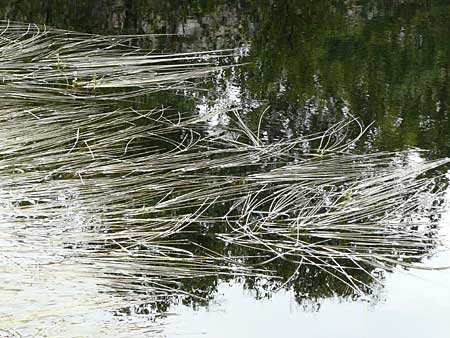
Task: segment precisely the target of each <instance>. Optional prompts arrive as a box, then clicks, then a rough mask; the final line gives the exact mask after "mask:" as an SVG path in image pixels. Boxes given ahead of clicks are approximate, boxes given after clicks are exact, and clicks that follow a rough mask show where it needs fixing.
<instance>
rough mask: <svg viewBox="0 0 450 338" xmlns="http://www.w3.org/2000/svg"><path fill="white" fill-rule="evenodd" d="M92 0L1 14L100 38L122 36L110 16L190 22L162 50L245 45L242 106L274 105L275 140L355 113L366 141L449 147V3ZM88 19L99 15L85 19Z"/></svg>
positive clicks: (174, 24) (136, 27)
mask: <svg viewBox="0 0 450 338" xmlns="http://www.w3.org/2000/svg"><path fill="white" fill-rule="evenodd" d="M93 3H94V5H92V2H83V1H81V2H77V3H76V4H74V3H73V2H68V1H58V4H56V3H54V1H45V2H44V5H42V2H41V1H7V2H6V4H4V5H3V6H1V7H0V12H1V13H2V15H3V16H8V17H10V18H13V19H16V20H29V21H35V22H42V23H47V24H51V25H55V26H60V27H61V26H62V27H66V28H67V27H68V28H74V29H79V30H85V31H95V32H102V33H104V32H117V29H116V30H115V29H114V27H113V26H114V25H113V22H112V21H113V17H119V18H122V21H123V22H122V24H121V25H120V27H122V28H121V30H122V31H123V32H130V33H132V32H138V33H142V32H144V33H151V32H158V33H176V32H178V29H180V28H179V27H180V25H181V26H183V25H187V26H189V25H191V26H192V29H191V28H182V29H181V31H180V32H183V31H184V32H186V30H187V31H188V36H186V37H183V38H180V37H168V38H163V39H162V40H161V41H162V43H163V44H164V46H163V45H161V48H169V49H172V50H179V49H180V46H183V47H182V48H183V49H185V50H186V49H187V50H191V49H193V48H196V49H205V48H209V49H211V48H215V47H217V44H216V42H217V41H218V40H221V41H222V40H223V43H222V45H223V46H228V47H236V46H237V45H239V44H240V43H241V42H248V43H250V45H251V48H250V51H249V55H248V57H247V58H246V59H245V60H246V61H251V62H254V65H250V66H248V67H245V68H242V71H241V72H240V74H239V75H237V76H234V77H233V81H234V82H236V84H237V85H238V87H239V88H240V90H241V91H242V98H243V100H244V101H245V99H246V98H248V99H258V100H262V101H267V102H268V103H269V104H270V106H271V107H272V109H271V111H272V112H273V113H272V115H271V116H270V115H267V121H266V123H267V124H269V125H270V126H267V129H268V130H270V132H271V134H270V135H273V136H274V137H275V135H276V134H277V133H278V134H279V133H280V132H281V133H282V134H286V133H287V134H288V135H289V134H291V133H294V134H297V135H299V134H300V133H304V132H311V131H315V130H318V129H320V130H323V129H324V128H325V127H326V126H327V125H329V124H330V122H335V121H337V120H339V118H340V116H342V114H343V113H342V111H344V114H345V111H346V110H347V109H350V110H351V111H352V113H353V114H354V115H357V116H359V117H361V118H362V119H363V121H364V122H366V123H368V122H372V121H377V127H376V128H375V129H374V131H375V132H374V134H373V135H372V137H373V140H372V141H371V143H372V146H374V147H376V148H379V149H393V148H395V149H400V148H403V147H404V145H413V146H420V147H423V148H428V149H433V150H434V152H435V153H438V154H446V153H447V152H448V149H449V148H448V146H449V145H448V139H450V137H449V135H448V130H449V129H450V128H449V123H450V122H449V116H448V114H449V112H448V106H449V94H448V93H449V88H448V84H449V69H450V66H449V61H448V60H449V48H450V47H449V44H448V43H445V41H449V40H450V39H449V38H450V31H449V28H448V25H447V24H446V22H448V20H449V17H448V13H449V10H448V4H447V3H446V2H445V1H433V2H431V3H430V2H423V1H419V2H418V1H414V2H411V1H406V2H404V1H393V2H391V3H390V4H389V5H386V4H385V3H381V2H378V1H362V2H358V3H356V2H355V1H346V2H344V3H343V2H341V1H326V0H321V1H313V2H310V1H294V0H283V1H251V0H239V1H238V0H236V1H220V0H217V1H194V0H191V1H182V0H171V1H164V2H161V1H151V0H136V1H107V0H101V1H100V0H99V1H94V2H93ZM114 12H120V13H122V12H123V13H124V14H123V15H122V14H117V15H115V16H114V15H113V14H114ZM90 17H92V18H94V17H95V20H94V19H92V20H86V18H90ZM98 18H101V19H100V20H99V19H98ZM221 18H226V19H221ZM186 20H191V21H189V22H187V21H186ZM94 22H95V26H94V25H92V26H90V23H94ZM99 22H100V23H101V24H99ZM86 23H87V24H86ZM187 26H186V27H187ZM195 27H197V28H195ZM235 27H240V28H239V29H237V30H236V31H234V28H235ZM224 31H225V32H229V34H228V33H224ZM223 34H225V35H223ZM205 39H206V41H207V43H206V44H204V43H205ZM201 41H203V42H201ZM195 46H196V47H195ZM250 118H252V117H250ZM254 118H255V119H256V118H257V117H254Z"/></svg>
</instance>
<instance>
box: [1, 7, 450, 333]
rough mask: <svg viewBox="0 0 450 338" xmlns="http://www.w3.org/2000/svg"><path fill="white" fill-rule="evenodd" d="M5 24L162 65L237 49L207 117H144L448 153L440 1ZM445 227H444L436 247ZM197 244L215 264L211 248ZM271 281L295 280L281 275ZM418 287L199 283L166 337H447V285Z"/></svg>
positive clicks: (90, 13) (207, 100) (432, 275)
mask: <svg viewBox="0 0 450 338" xmlns="http://www.w3.org/2000/svg"><path fill="white" fill-rule="evenodd" d="M0 16H1V17H2V18H8V19H11V20H17V21H24V22H35V23H40V24H46V25H51V26H53V27H56V28H62V29H70V30H76V31H83V32H89V33H100V34H149V33H163V34H174V35H171V36H165V37H154V38H146V37H142V38H141V39H139V41H138V42H137V43H139V44H141V45H142V46H144V47H146V48H152V49H155V50H158V51H166V52H174V51H176V52H180V51H203V50H211V49H224V48H238V51H237V52H236V58H235V59H234V60H227V61H226V62H231V61H234V62H239V63H246V64H245V65H243V66H240V67H236V68H232V69H229V70H227V71H224V72H223V73H222V74H221V75H220V76H218V77H217V78H215V79H213V80H211V81H209V82H208V83H207V84H206V85H207V86H209V87H210V89H211V93H209V94H205V97H204V98H203V100H204V103H202V104H199V103H198V102H197V101H194V100H193V99H192V98H190V97H189V96H188V97H180V96H178V95H177V96H174V95H171V94H168V93H167V94H158V95H155V96H153V97H149V98H146V99H145V100H144V101H145V102H144V104H145V105H148V106H158V105H165V106H171V107H172V108H173V109H174V110H178V111H181V112H189V111H200V112H204V111H208V110H213V109H224V110H229V109H232V108H239V109H241V110H242V111H244V112H246V119H247V121H248V123H249V125H250V126H252V127H253V128H255V127H257V125H258V121H259V116H260V114H261V112H262V111H264V110H266V108H269V109H268V110H267V113H266V114H265V115H264V119H263V124H262V130H263V135H264V137H266V138H267V139H270V140H277V139H280V138H285V137H292V136H299V135H305V134H309V133H312V132H317V131H323V130H325V129H326V128H327V127H329V126H330V125H332V124H333V123H335V122H337V121H339V120H340V119H342V117H345V116H348V115H350V114H351V115H354V116H356V117H358V118H360V119H361V120H362V121H363V122H364V123H365V124H369V123H372V122H374V125H373V127H372V128H371V129H370V130H369V132H368V135H366V138H365V139H364V140H363V141H362V142H361V144H359V145H358V147H359V148H360V150H359V151H363V152H365V151H375V150H387V151H393V150H400V149H406V148H409V147H418V148H421V149H426V150H430V154H429V156H430V157H446V156H449V153H450V120H449V109H450V87H449V86H450V2H449V1H407V0H405V1H322V0H316V1H295V0H278V1H277V0H272V1H269V0H267V1H265V0H261V1H256V0H255V1H250V0H248V1H243V0H242V1H231V0H230V1H225V0H224V1H206V0H205V1H202V0H197V1H193V0H192V1H171V0H167V1H161V0H155V1H150V0H147V1H145V0H140V1H139V0H136V1H125V0H123V1H120V0H116V1H106V0H103V1H63V0H61V1H30V0H29V1H0ZM221 123H225V124H226V123H227V121H226V119H224V120H218V121H217V126H216V127H217V128H220V124H221ZM448 222H449V217H448V215H444V216H443V217H442V221H441V226H442V228H443V231H442V233H443V234H442V236H443V238H444V235H445V226H448ZM447 233H448V229H447ZM198 241H200V242H202V243H203V244H204V245H205V246H211V248H213V249H214V250H220V248H218V247H215V246H214V243H211V242H210V241H209V239H208V236H205V237H202V239H201V240H198ZM448 262H449V260H448V258H442V257H437V258H436V263H441V264H443V265H445V264H447V265H449V264H448ZM272 268H273V269H274V270H276V271H277V274H278V275H281V276H284V277H285V278H288V277H289V276H290V275H291V274H292V273H293V267H292V266H290V265H289V264H285V265H281V264H277V265H274V266H273V267H272ZM415 274H417V275H419V277H417V276H416V277H414V276H409V275H407V274H406V273H405V274H401V273H397V274H394V275H389V276H387V277H386V283H385V285H383V287H380V289H379V290H378V291H377V292H372V293H371V294H370V295H369V297H368V298H369V300H368V301H361V300H360V299H358V297H356V296H355V295H354V294H353V293H352V290H351V289H349V288H346V287H345V286H343V285H342V284H341V283H339V282H338V281H336V280H334V279H333V278H331V277H330V276H329V275H328V274H325V273H321V272H320V271H316V270H314V269H311V270H310V269H306V270H305V271H301V273H300V275H301V276H300V277H299V278H298V280H297V281H296V283H294V284H293V286H292V288H291V289H289V290H283V291H282V292H279V293H273V292H272V291H274V290H276V289H277V288H278V287H279V286H280V283H278V284H277V283H275V282H274V281H270V280H269V281H265V280H247V281H246V282H245V283H241V282H239V281H224V280H219V279H217V278H213V277H210V278H204V279H201V278H199V279H198V280H196V281H194V282H190V283H188V284H187V285H185V286H184V287H185V288H186V290H187V291H193V290H196V291H198V292H199V293H200V294H201V295H202V296H205V297H206V298H207V299H209V301H205V302H195V301H192V303H190V304H189V305H190V306H189V307H183V306H178V307H177V306H176V307H174V308H173V309H172V311H174V312H176V313H179V314H180V316H176V317H169V318H168V319H166V321H167V323H168V324H169V325H168V326H167V329H166V331H167V332H165V333H164V334H165V335H166V336H167V337H172V336H173V335H175V334H177V335H178V334H180V335H181V336H183V337H191V336H192V337H197V336H200V335H201V334H202V333H204V336H206V337H231V336H235V337H261V338H262V337H274V336H275V335H281V336H286V337H290V336H304V337H355V338H356V337H378V336H384V337H423V336H429V337H436V338H441V337H442V338H444V337H448V336H449V335H450V324H449V323H448V321H447V314H448V313H449V311H450V308H449V300H450V274H449V273H448V272H423V273H422V272H415ZM242 284H243V285H244V288H243V287H242ZM243 289H245V290H247V291H245V292H244V291H243ZM187 303H189V301H188V302H187ZM193 309H195V310H193ZM140 311H141V312H143V313H145V311H146V309H140Z"/></svg>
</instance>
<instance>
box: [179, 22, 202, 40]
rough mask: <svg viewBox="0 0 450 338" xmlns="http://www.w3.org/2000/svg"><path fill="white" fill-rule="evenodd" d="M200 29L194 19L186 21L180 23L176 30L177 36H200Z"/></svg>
mask: <svg viewBox="0 0 450 338" xmlns="http://www.w3.org/2000/svg"><path fill="white" fill-rule="evenodd" d="M202 31H203V29H202V27H201V26H200V23H199V22H198V21H197V20H195V19H186V21H185V22H183V23H180V24H179V25H178V28H177V34H180V35H191V36H201V34H202Z"/></svg>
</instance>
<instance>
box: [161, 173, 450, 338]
mask: <svg viewBox="0 0 450 338" xmlns="http://www.w3.org/2000/svg"><path fill="white" fill-rule="evenodd" d="M447 176H450V173H449V174H448V175H447ZM446 196H447V197H446V199H447V202H448V201H450V187H449V188H447V191H446ZM439 224H440V230H439V234H440V236H441V238H442V240H443V242H444V244H445V245H447V246H450V208H448V207H447V210H446V211H445V212H444V213H443V214H442V219H441V221H440V222H439ZM427 265H429V266H435V267H447V266H448V267H450V252H448V251H443V252H441V253H438V254H436V255H435V256H433V257H432V258H431V259H429V260H428V261H427ZM218 294H219V295H220V296H218V297H217V299H216V301H215V302H214V303H212V304H210V305H209V306H208V308H201V309H199V310H197V311H192V310H191V309H188V308H186V307H183V306H178V307H177V308H175V309H174V310H173V311H174V312H175V313H177V314H178V316H173V317H170V318H169V319H167V320H165V323H166V324H167V326H166V328H165V329H164V331H163V332H164V335H165V337H174V336H180V337H183V338H197V337H214V338H229V337H236V338H241V337H242V338H245V337H258V338H273V337H314V338H330V337H346V338H375V337H433V338H448V336H449V330H450V321H449V320H448V316H447V314H448V313H450V301H449V300H450V269H446V270H438V271H430V270H413V271H411V270H409V271H406V270H403V271H397V272H395V273H393V274H388V275H386V279H385V281H384V286H383V287H382V288H381V289H380V290H379V293H378V294H377V295H376V297H372V298H371V300H370V301H361V300H358V301H342V299H338V298H331V299H330V298H329V299H323V300H321V301H320V305H319V304H317V303H314V302H312V303H310V304H303V305H299V304H298V303H297V302H296V301H295V299H294V297H293V294H292V292H291V291H280V292H278V293H276V294H273V295H271V297H270V299H264V300H257V299H256V298H255V297H254V295H253V294H252V292H248V291H245V290H243V289H242V286H240V285H237V284H225V283H224V284H222V285H220V287H219V290H218Z"/></svg>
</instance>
